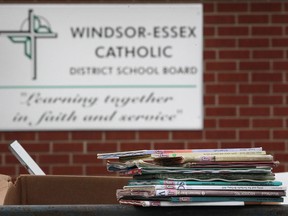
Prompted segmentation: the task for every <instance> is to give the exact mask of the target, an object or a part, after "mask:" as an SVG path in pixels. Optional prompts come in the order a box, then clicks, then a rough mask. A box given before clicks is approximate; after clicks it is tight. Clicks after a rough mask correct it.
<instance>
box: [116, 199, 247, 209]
mask: <svg viewBox="0 0 288 216" xmlns="http://www.w3.org/2000/svg"><path fill="white" fill-rule="evenodd" d="M119 203H120V204H122V205H133V206H142V207H151V206H244V202H237V201H229V202H169V201H148V200H119Z"/></svg>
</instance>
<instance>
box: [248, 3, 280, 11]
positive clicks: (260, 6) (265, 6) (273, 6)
mask: <svg viewBox="0 0 288 216" xmlns="http://www.w3.org/2000/svg"><path fill="white" fill-rule="evenodd" d="M281 10H282V6H281V3H278V2H277V3H274V2H265V3H262V2H257V3H251V11H252V12H277V11H281Z"/></svg>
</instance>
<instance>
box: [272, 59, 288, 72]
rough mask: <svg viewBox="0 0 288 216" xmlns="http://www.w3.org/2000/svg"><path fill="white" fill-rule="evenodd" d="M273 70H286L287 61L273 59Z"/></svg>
mask: <svg viewBox="0 0 288 216" xmlns="http://www.w3.org/2000/svg"><path fill="white" fill-rule="evenodd" d="M273 69H274V70H285V71H287V70H288V62H287V61H275V62H273Z"/></svg>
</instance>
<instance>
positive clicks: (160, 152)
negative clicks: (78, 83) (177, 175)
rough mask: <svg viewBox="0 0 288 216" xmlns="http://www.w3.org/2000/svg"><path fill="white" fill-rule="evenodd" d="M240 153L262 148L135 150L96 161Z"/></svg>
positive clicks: (104, 155)
mask: <svg viewBox="0 0 288 216" xmlns="http://www.w3.org/2000/svg"><path fill="white" fill-rule="evenodd" d="M231 151H234V152H240V151H251V152H256V151H258V152H259V151H262V147H257V148H226V149H160V150H135V151H120V152H110V153H99V154H97V158H98V159H119V158H120V157H128V156H140V155H151V154H158V155H163V154H172V153H192V152H195V153H196V152H198V153H199V152H231Z"/></svg>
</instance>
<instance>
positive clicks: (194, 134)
mask: <svg viewBox="0 0 288 216" xmlns="http://www.w3.org/2000/svg"><path fill="white" fill-rule="evenodd" d="M12 2H13V3H16V2H17V1H0V3H12ZM18 2H19V1H18ZM21 2H23V1H21ZM27 2H29V1H27ZM30 2H33V3H37V2H38V3H42V2H53V3H55V2H57V3H58V2H59V1H30ZM71 2H77V1H62V3H71ZM86 2H90V3H91V2H93V1H86ZM94 2H97V1H94ZM98 2H100V1H98ZM101 2H102V3H103V2H112V1H101ZM119 2H124V1H117V3H119ZM126 2H128V3H129V2H133V3H135V2H136V3H142V2H145V3H147V2H149V1H126ZM150 2H154V3H155V1H150ZM157 2H165V3H171V2H173V1H157ZM176 2H179V1H176ZM182 2H185V3H188V2H193V1H182ZM194 2H203V4H204V12H205V14H204V23H205V24H204V34H205V35H204V37H205V39H204V46H205V48H204V64H205V65H204V66H205V67H204V68H205V70H204V82H205V83H204V103H205V104H204V109H205V110H204V111H205V128H204V129H203V130H201V131H65V132H45V131H43V132H0V161H1V167H0V173H4V174H8V175H12V176H15V175H18V174H20V173H27V172H26V170H25V169H23V168H22V167H21V165H19V163H18V161H17V160H16V159H15V158H14V156H12V155H11V154H10V152H9V151H8V149H7V146H8V144H9V143H10V142H11V141H13V140H15V139H17V140H19V141H20V142H21V143H22V144H23V146H24V148H26V149H27V150H28V151H29V153H30V154H31V155H32V156H33V158H35V160H36V161H37V162H38V163H39V164H40V166H41V167H42V168H43V169H44V171H45V172H46V173H48V174H79V175H100V174H107V172H106V168H105V162H104V161H101V160H97V159H96V154H97V153H100V152H110V151H123V150H135V149H163V148H227V147H258V146H262V147H264V149H265V150H267V152H268V153H271V154H273V155H274V156H275V159H276V160H279V161H280V162H281V165H280V166H279V167H278V168H277V169H276V170H275V171H286V172H287V171H288V141H287V140H288V129H287V127H288V117H287V116H288V106H287V103H288V61H287V58H288V2H287V1H284V0H283V1H279V0H278V1H277V0H275V1H272V0H271V1H267V0H266V1H261V0H257V1H253V0H250V1H248V0H247V1H220V0H219V1H217V0H214V1H204V0H203V1H194ZM0 73H1V72H0Z"/></svg>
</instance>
